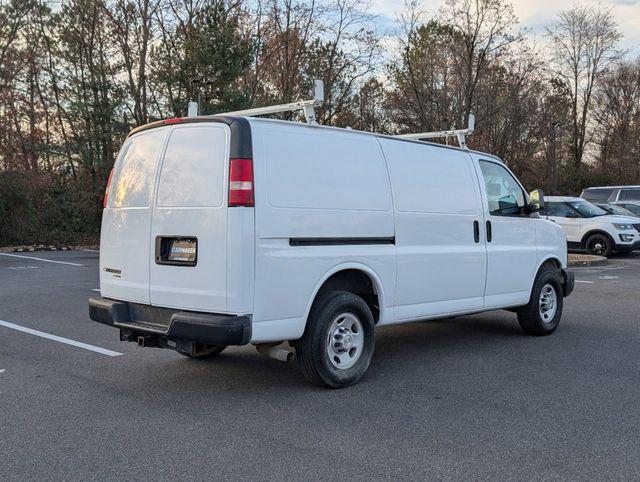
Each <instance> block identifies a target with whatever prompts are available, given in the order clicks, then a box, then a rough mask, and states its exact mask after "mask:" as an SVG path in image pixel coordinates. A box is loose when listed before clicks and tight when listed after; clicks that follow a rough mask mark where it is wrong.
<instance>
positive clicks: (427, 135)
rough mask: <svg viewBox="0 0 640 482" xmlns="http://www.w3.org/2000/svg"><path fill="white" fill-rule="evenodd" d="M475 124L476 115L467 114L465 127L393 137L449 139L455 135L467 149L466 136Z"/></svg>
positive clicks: (459, 142) (471, 131) (470, 132)
mask: <svg viewBox="0 0 640 482" xmlns="http://www.w3.org/2000/svg"><path fill="white" fill-rule="evenodd" d="M475 124H476V117H475V116H474V115H473V114H469V124H468V126H467V128H466V129H457V130H451V131H437V132H420V133H417V134H400V135H397V136H395V137H402V138H404V139H418V140H420V139H438V138H442V137H444V138H445V139H449V138H450V137H457V138H458V144H460V147H462V148H463V149H469V146H467V136H470V135H471V134H473V131H474V129H475Z"/></svg>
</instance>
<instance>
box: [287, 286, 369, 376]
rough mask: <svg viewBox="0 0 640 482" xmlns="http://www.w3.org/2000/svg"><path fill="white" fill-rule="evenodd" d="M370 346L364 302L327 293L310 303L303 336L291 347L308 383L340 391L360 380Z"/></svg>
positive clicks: (347, 294)
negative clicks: (312, 303) (339, 389)
mask: <svg viewBox="0 0 640 482" xmlns="http://www.w3.org/2000/svg"><path fill="white" fill-rule="evenodd" d="M374 346H375V324H374V321H373V315H372V314H371V310H370V309H369V307H368V306H367V304H366V303H365V302H364V300H363V299H362V298H360V297H359V296H356V295H354V294H353V293H349V292H346V291H331V292H329V293H326V294H325V295H323V296H322V297H321V298H320V299H318V300H317V301H316V302H315V303H314V305H313V307H312V309H311V313H310V314H309V319H308V320H307V327H306V329H305V332H304V335H303V336H302V338H301V339H300V340H298V341H297V342H296V343H295V348H296V359H297V361H298V364H299V366H300V368H301V370H302V374H303V375H304V376H305V377H306V378H307V379H308V380H310V381H311V382H313V383H315V384H317V385H324V386H329V387H332V388H342V387H346V386H349V385H352V384H354V383H355V382H357V381H358V380H359V379H360V378H362V376H363V375H364V373H365V372H366V371H367V368H369V364H370V363H371V357H372V356H373V349H374Z"/></svg>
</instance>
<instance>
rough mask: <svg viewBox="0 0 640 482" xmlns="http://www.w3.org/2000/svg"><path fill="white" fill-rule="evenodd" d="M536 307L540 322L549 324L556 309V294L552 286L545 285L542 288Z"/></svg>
mask: <svg viewBox="0 0 640 482" xmlns="http://www.w3.org/2000/svg"><path fill="white" fill-rule="evenodd" d="M538 306H539V310H540V318H541V319H542V321H543V322H544V323H551V322H552V321H553V318H554V317H555V316H556V311H557V309H558V294H557V293H556V289H555V288H554V287H553V285H551V284H549V283H547V284H546V285H544V286H543V287H542V291H541V292H540V302H539V303H538Z"/></svg>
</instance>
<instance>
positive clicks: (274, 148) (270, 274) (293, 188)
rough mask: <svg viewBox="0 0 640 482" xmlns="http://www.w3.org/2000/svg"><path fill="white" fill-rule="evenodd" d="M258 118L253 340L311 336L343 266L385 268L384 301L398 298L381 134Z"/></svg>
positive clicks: (254, 133)
mask: <svg viewBox="0 0 640 482" xmlns="http://www.w3.org/2000/svg"><path fill="white" fill-rule="evenodd" d="M250 123H251V129H252V138H253V149H254V157H253V160H254V179H255V198H256V202H255V217H256V218H255V219H256V235H255V250H256V251H255V299H254V305H253V337H252V341H254V342H257V341H278V340H283V339H297V338H299V337H300V336H302V333H303V331H304V327H305V323H306V317H307V315H308V310H309V308H310V303H311V302H312V300H313V296H315V293H316V292H317V290H318V289H319V287H320V286H321V284H322V282H323V280H325V279H326V278H327V277H328V276H329V274H330V273H333V272H335V269H336V267H338V266H341V265H342V266H358V265H360V266H363V267H366V268H367V269H368V270H370V271H371V272H373V273H376V276H377V278H378V279H379V280H381V281H380V285H381V286H380V288H379V289H381V290H382V291H383V292H384V293H383V296H381V299H382V300H384V302H385V303H389V304H390V303H391V300H392V296H391V293H393V292H394V290H395V270H396V267H395V255H396V253H395V245H394V244H393V238H394V235H395V232H394V220H393V210H392V202H391V192H390V187H389V179H388V175H387V169H386V165H385V162H384V158H383V156H382V153H381V151H380V147H379V145H378V142H377V139H376V138H375V137H374V136H370V135H366V134H357V133H353V132H344V131H342V132H341V131H338V130H335V131H334V130H327V129H322V128H318V127H313V126H305V125H296V124H293V125H287V124H284V123H275V122H268V121H261V120H259V119H251V120H250ZM363 271H365V270H363ZM388 307H390V305H389V306H388ZM380 308H381V315H382V317H383V318H385V319H386V317H387V316H389V317H390V316H391V315H390V313H389V310H387V309H386V308H387V306H381V307H380ZM382 321H383V320H381V322H382Z"/></svg>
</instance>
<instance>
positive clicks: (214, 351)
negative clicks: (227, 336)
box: [178, 345, 227, 360]
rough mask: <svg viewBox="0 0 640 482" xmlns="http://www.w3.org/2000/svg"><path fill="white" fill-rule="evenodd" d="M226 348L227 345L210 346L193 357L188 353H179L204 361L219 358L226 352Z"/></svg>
mask: <svg viewBox="0 0 640 482" xmlns="http://www.w3.org/2000/svg"><path fill="white" fill-rule="evenodd" d="M226 347H227V346H226V345H209V346H208V347H206V348H203V349H201V350H199V351H198V352H197V353H196V354H195V355H192V354H191V353H186V352H184V351H179V352H178V353H180V354H181V355H183V356H186V357H188V358H194V359H199V360H202V359H206V358H213V357H216V356H218V355H219V354H220V353H222V352H223V351H224V349H225V348H226Z"/></svg>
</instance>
